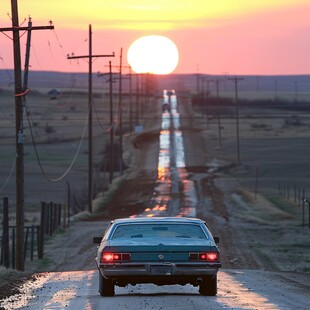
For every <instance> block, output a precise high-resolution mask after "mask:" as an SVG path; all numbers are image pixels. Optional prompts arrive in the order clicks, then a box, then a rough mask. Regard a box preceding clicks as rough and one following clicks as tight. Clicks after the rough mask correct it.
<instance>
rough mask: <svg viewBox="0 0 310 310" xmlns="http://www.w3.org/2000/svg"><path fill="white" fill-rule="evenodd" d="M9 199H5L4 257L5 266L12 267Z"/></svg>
mask: <svg viewBox="0 0 310 310" xmlns="http://www.w3.org/2000/svg"><path fill="white" fill-rule="evenodd" d="M9 240H10V238H9V199H8V197H4V198H3V230H2V255H3V256H2V257H3V266H4V267H5V268H9V267H10V244H9Z"/></svg>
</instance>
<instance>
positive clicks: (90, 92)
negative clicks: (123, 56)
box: [67, 25, 115, 213]
mask: <svg viewBox="0 0 310 310" xmlns="http://www.w3.org/2000/svg"><path fill="white" fill-rule="evenodd" d="M114 56H115V54H114V53H113V54H111V55H93V54H92V27H91V25H89V53H88V55H85V56H69V55H68V56H67V59H79V58H88V66H89V71H88V211H89V212H90V213H92V212H93V208H92V201H93V109H92V98H93V81H92V74H93V73H92V71H93V69H92V63H93V58H101V57H114Z"/></svg>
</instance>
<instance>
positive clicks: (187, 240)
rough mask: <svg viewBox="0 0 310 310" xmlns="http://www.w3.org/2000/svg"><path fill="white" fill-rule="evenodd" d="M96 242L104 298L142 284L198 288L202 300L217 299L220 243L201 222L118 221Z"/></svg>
mask: <svg viewBox="0 0 310 310" xmlns="http://www.w3.org/2000/svg"><path fill="white" fill-rule="evenodd" d="M93 242H94V243H95V244H100V245H99V247H98V249H97V257H96V264H97V267H98V270H99V293H100V295H101V296H113V295H114V294H115V290H114V289H115V285H116V286H121V287H125V286H126V285H128V284H132V285H136V284H138V283H154V284H156V285H170V284H171V285H172V284H180V285H186V284H191V285H193V286H199V293H200V294H201V295H206V296H215V295H216V294H217V273H218V270H219V268H220V267H221V263H220V251H219V248H218V246H217V244H218V243H219V238H217V237H213V236H212V234H211V232H210V230H209V229H208V227H207V224H206V223H205V222H204V221H202V220H200V219H193V218H180V217H166V218H164V217H163V218H160V217H154V218H126V219H118V220H114V221H112V222H111V224H110V226H109V228H108V229H107V231H106V233H105V235H104V237H103V238H102V237H95V238H94V240H93Z"/></svg>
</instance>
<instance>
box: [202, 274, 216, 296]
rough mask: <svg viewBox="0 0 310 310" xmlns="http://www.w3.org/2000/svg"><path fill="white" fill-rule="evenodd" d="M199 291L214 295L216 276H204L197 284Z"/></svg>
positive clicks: (204, 294) (205, 294)
mask: <svg viewBox="0 0 310 310" xmlns="http://www.w3.org/2000/svg"><path fill="white" fill-rule="evenodd" d="M199 293H200V295H203V296H216V294H217V276H216V275H215V276H208V277H204V278H203V282H202V283H201V284H200V285H199Z"/></svg>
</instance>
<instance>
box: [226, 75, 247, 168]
mask: <svg viewBox="0 0 310 310" xmlns="http://www.w3.org/2000/svg"><path fill="white" fill-rule="evenodd" d="M228 80H230V81H233V82H234V83H235V105H236V129H237V161H238V164H240V141H239V111H238V83H239V82H240V81H243V80H244V78H241V77H237V76H235V77H234V78H228Z"/></svg>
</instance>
